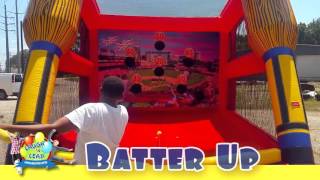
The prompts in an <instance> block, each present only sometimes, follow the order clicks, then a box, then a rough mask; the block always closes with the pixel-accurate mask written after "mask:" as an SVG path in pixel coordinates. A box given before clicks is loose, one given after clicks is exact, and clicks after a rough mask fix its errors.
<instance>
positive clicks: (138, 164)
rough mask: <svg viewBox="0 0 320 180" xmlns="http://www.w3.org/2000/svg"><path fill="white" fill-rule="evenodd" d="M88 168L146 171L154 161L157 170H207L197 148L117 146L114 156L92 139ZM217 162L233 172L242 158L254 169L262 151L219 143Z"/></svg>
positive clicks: (245, 168)
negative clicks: (147, 165) (148, 164)
mask: <svg viewBox="0 0 320 180" xmlns="http://www.w3.org/2000/svg"><path fill="white" fill-rule="evenodd" d="M85 149H86V164H87V169H88V171H107V170H109V169H111V171H132V170H136V171H144V170H145V168H146V162H147V161H148V162H152V164H153V170H154V171H162V170H164V167H165V164H166V165H167V168H168V170H169V171H194V172H199V171H202V170H204V166H203V162H204V160H205V154H204V152H203V151H202V150H201V149H199V148H197V147H186V148H182V147H175V148H164V147H132V148H130V149H129V148H117V149H116V150H115V153H114V156H113V159H111V156H112V155H111V151H110V149H109V147H108V146H106V145H105V144H103V143H101V142H96V141H93V142H89V143H86V145H85ZM216 150H217V152H216V160H217V161H216V162H217V165H218V167H219V168H220V169H221V170H223V171H232V170H234V169H235V168H236V166H237V164H238V161H239V165H240V170H242V171H250V170H252V168H253V167H254V166H256V165H257V164H258V163H259V161H260V154H259V152H258V151H257V150H256V149H254V148H252V147H249V146H246V147H241V148H240V147H239V144H238V143H218V144H217V146H216Z"/></svg>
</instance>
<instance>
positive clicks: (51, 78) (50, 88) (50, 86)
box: [41, 55, 59, 124]
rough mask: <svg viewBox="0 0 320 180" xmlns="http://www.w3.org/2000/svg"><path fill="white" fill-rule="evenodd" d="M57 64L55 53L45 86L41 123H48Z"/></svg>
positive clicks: (57, 59)
mask: <svg viewBox="0 0 320 180" xmlns="http://www.w3.org/2000/svg"><path fill="white" fill-rule="evenodd" d="M58 66H59V58H58V56H57V55H55V56H54V58H53V62H52V64H51V69H50V74H49V80H48V87H47V92H46V99H45V103H44V107H43V113H42V118H41V124H47V123H48V119H49V115H50V109H51V102H52V98H53V92H54V87H55V81H56V76H57V72H58Z"/></svg>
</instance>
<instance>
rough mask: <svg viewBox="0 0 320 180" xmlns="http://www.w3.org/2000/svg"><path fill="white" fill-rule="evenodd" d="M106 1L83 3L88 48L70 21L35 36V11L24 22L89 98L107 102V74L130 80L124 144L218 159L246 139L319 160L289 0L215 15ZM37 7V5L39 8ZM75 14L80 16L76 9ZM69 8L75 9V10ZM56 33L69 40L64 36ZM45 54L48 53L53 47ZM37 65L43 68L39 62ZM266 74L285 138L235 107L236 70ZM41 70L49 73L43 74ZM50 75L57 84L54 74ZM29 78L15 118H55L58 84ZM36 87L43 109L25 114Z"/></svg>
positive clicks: (69, 138) (273, 151) (67, 137)
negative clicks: (219, 151) (244, 33)
mask: <svg viewBox="0 0 320 180" xmlns="http://www.w3.org/2000/svg"><path fill="white" fill-rule="evenodd" d="M35 2H37V3H38V2H39V1H31V2H30V3H31V4H30V6H35V4H32V3H35ZM43 2H49V1H43ZM50 2H53V4H54V3H59V2H60V3H61V2H69V4H70V6H71V5H76V4H77V3H78V5H79V4H80V3H79V1H75V0H72V1H69V0H68V1H67V0H55V1H50ZM67 4H68V3H67ZM101 4H102V5H104V6H107V4H103V1H99V2H97V1H96V0H83V2H82V9H81V12H80V18H79V20H80V21H79V22H80V23H79V29H78V32H79V34H80V53H79V54H76V53H74V52H72V51H71V50H68V49H69V48H70V42H73V40H74V38H73V36H71V35H70V36H68V37H66V36H64V32H61V31H64V30H66V29H69V28H70V27H66V28H62V29H60V30H56V31H55V32H57V33H58V32H61V34H57V35H56V36H55V35H52V36H51V35H50V36H49V34H43V35H42V36H39V37H36V36H32V34H34V33H36V34H37V33H43V32H40V31H39V32H38V31H37V32H31V31H34V29H35V28H31V27H28V26H27V25H28V24H32V23H31V21H28V18H26V20H25V31H27V32H30V33H26V39H28V41H29V44H30V45H31V47H33V48H31V49H32V50H35V51H36V52H37V53H34V54H35V55H32V56H31V59H32V58H34V56H40V55H41V53H42V52H40V51H39V52H38V50H37V49H41V50H43V49H45V50H47V51H49V52H51V51H52V52H51V54H56V55H57V56H54V57H55V58H56V60H55V61H53V62H57V64H58V62H59V66H58V65H57V64H56V65H55V66H56V67H59V71H60V72H66V73H71V74H74V75H77V76H80V88H79V92H80V95H79V97H80V102H81V103H86V102H97V101H99V97H100V94H99V87H100V83H101V81H102V79H103V78H104V77H107V76H111V75H112V76H118V77H121V78H122V79H123V81H124V82H125V84H126V90H125V98H124V100H123V104H124V105H126V106H127V107H128V110H129V116H130V118H129V123H128V126H127V128H126V131H125V134H124V136H123V139H122V141H121V144H120V146H123V147H139V146H142V147H177V146H178V147H187V146H195V147H199V148H201V149H202V150H204V152H205V153H206V156H207V157H208V159H207V163H214V161H215V160H214V159H215V158H214V156H215V152H216V150H215V146H216V143H219V142H239V144H240V146H252V147H255V148H256V149H258V150H259V151H260V153H261V162H260V163H262V164H273V163H280V162H283V163H290V164H301V163H302V164H309V163H313V157H312V149H311V143H310V137H309V132H308V126H307V123H306V117H305V114H304V109H303V103H302V101H301V95H300V91H299V84H298V80H297V75H296V70H295V66H294V57H295V56H294V49H295V38H296V22H295V19H294V15H293V13H292V9H291V6H290V3H289V1H288V0H268V1H262V0H257V1H250V0H243V1H241V0H229V1H227V2H226V4H225V6H224V7H223V9H222V10H221V13H220V15H218V16H216V17H149V16H146V17H143V16H124V15H108V14H106V13H103V12H102V10H101ZM30 6H29V9H28V11H29V13H30V14H31V12H33V11H37V9H35V8H30ZM212 6H215V4H212ZM60 8H62V9H63V8H64V6H61V7H60ZM65 9H66V8H65ZM268 9H273V10H274V11H268ZM62 11H63V10H62ZM46 12H51V11H50V10H49V11H46ZM280 12H281V13H280ZM42 13H45V11H42ZM72 13H75V15H74V16H72V15H71V16H72V17H74V18H76V14H77V12H76V11H73V12H72ZM70 14H71V13H69V14H68V13H66V16H68V15H70ZM38 15H39V17H42V16H44V15H43V14H38ZM47 16H50V15H47ZM55 20H56V21H60V22H61V23H62V24H63V23H66V24H72V23H70V22H71V21H70V20H71V19H68V18H65V17H58V18H56V19H55ZM243 20H246V22H247V26H248V28H247V29H248V30H249V46H250V47H251V49H252V51H249V52H247V53H245V54H244V55H242V56H234V54H235V52H234V51H235V46H236V30H237V27H238V26H239V24H241V22H243ZM36 23H38V26H36V27H37V28H38V27H39V26H44V27H45V24H44V23H41V21H37V22H36ZM71 27H73V26H71ZM72 32H73V31H72ZM73 35H75V33H73ZM46 36H48V37H46ZM52 37H57V38H56V39H59V40H61V41H65V42H63V44H62V45H61V43H60V44H57V42H56V41H54V40H55V39H54V38H52ZM58 37H60V38H58ZM279 37H280V38H279ZM281 37H283V38H281ZM39 40H41V41H40V42H39ZM66 47H67V48H66ZM52 49H53V50H52ZM49 54H50V53H49ZM60 55H61V58H60V60H58V59H57V58H58V57H59V56H60ZM43 56H44V57H45V56H46V55H45V52H44V54H43ZM41 57H42V56H41ZM49 57H51V56H50V55H49ZM51 58H52V57H51ZM42 59H43V58H42ZM34 62H41V61H40V60H34ZM32 66H34V67H32ZM48 66H49V65H48ZM49 67H50V66H49ZM49 67H47V66H46V67H45V68H47V69H48V68H49ZM32 68H33V70H34V69H35V68H36V67H35V65H32V61H30V62H29V64H28V70H29V69H30V70H29V71H28V70H27V72H26V73H27V77H28V73H30V72H33V71H32ZM37 68H38V69H41V67H40V66H37ZM51 69H54V68H51ZM45 72H47V71H45ZM49 74H50V73H49ZM257 74H267V77H268V84H269V87H270V94H271V98H272V107H273V112H274V118H275V124H276V126H277V139H274V138H273V137H272V136H270V135H268V134H267V133H265V132H264V131H263V130H261V129H259V128H258V127H256V126H254V125H252V124H251V123H249V122H248V121H247V120H246V119H245V118H243V117H241V116H240V115H239V114H237V113H236V111H235V110H236V107H235V106H236V105H235V104H236V102H235V101H236V98H235V97H236V79H240V78H244V77H248V76H253V75H257ZM50 75H51V76H55V73H54V72H53V73H51V74H50ZM38 76H41V74H35V75H34V77H37V78H39V77H38ZM51 76H50V77H51ZM41 77H47V76H45V75H43V76H41ZM49 79H50V78H49ZM51 80H52V81H49V82H48V83H49V85H50V84H51V85H52V82H54V78H53V77H52V78H51ZM26 81H28V82H29V81H30V80H28V79H27V78H26V80H25V82H24V83H25V84H24V87H23V88H22V95H21V97H20V99H19V105H18V107H17V109H18V110H17V112H18V113H17V115H16V119H15V123H26V122H27V121H28V123H34V122H37V123H46V119H47V116H48V113H47V112H48V111H49V109H48V108H49V106H48V103H50V102H51V101H50V98H51V95H50V94H49V96H48V95H47V96H45V94H46V92H48V91H50V90H52V86H49V85H48V84H45V85H43V83H40V85H39V83H38V82H39V81H38V80H32V81H30V82H35V84H29V85H27V82H26ZM37 83H38V85H37ZM31 86H37V87H40V90H39V91H38V92H40V94H41V93H42V94H43V95H44V96H37V94H35V95H34V96H35V97H40V98H42V101H44V102H43V103H42V104H40V105H39V103H34V106H32V108H33V110H34V111H35V112H37V113H34V112H30V113H31V114H36V115H37V118H34V117H29V116H24V117H22V115H20V114H19V112H20V111H22V109H21V108H22V107H23V106H24V104H23V103H24V102H25V101H23V100H24V98H27V99H28V98H29V99H30V97H29V96H28V93H31V94H32V92H30V91H29V90H27V89H26V87H31ZM47 87H49V88H47ZM50 92H51V91H50ZM45 97H49V98H47V99H46V98H45ZM34 101H36V99H35V100H34ZM38 102H39V100H38ZM40 102H41V101H40ZM29 103H30V102H29ZM36 105H37V107H36ZM46 105H47V106H46ZM25 106H27V105H25ZM29 107H30V106H29ZM32 108H31V109H32ZM39 109H40V110H39ZM22 112H24V111H22ZM22 114H23V113H22ZM61 137H62V140H61V141H62V144H63V146H67V147H70V146H71V147H72V146H73V145H74V143H75V142H74V141H75V139H74V135H72V133H67V134H64V135H62V136H61Z"/></svg>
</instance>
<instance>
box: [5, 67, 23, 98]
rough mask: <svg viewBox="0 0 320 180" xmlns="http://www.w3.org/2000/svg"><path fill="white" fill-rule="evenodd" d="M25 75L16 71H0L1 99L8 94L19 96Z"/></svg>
mask: <svg viewBox="0 0 320 180" xmlns="http://www.w3.org/2000/svg"><path fill="white" fill-rule="evenodd" d="M22 79H23V75H22V74H16V73H0V100H5V99H7V98H8V96H18V95H19V91H20V86H21V83H22Z"/></svg>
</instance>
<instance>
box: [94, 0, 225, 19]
mask: <svg viewBox="0 0 320 180" xmlns="http://www.w3.org/2000/svg"><path fill="white" fill-rule="evenodd" d="M96 1H97V5H98V6H99V10H100V14H108V15H125V16H152V17H217V16H220V14H221V12H222V10H223V9H224V7H225V5H226V4H227V1H228V0H201V1H199V0H174V1H173V0H96Z"/></svg>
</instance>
